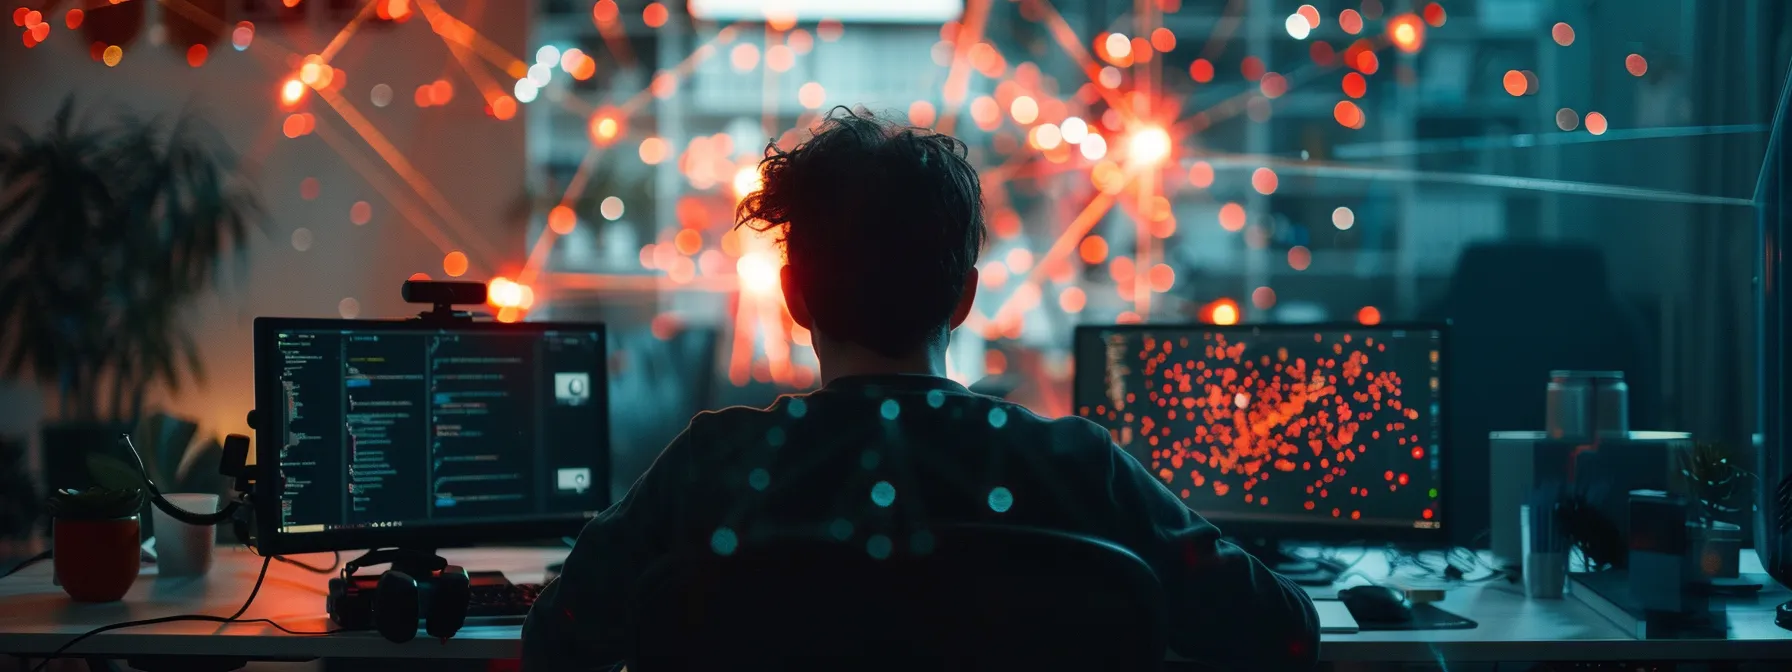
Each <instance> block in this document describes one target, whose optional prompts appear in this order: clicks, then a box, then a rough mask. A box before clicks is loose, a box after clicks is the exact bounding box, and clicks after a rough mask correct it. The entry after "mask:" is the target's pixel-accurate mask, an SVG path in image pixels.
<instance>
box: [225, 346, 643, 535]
mask: <svg viewBox="0 0 1792 672" xmlns="http://www.w3.org/2000/svg"><path fill="white" fill-rule="evenodd" d="M606 359H607V358H606V356H605V344H604V327H603V325H601V324H556V323H542V322H525V323H516V324H502V323H482V322H472V321H466V322H453V323H442V322H434V321H422V320H411V321H369V320H313V319H289V318H266V317H264V318H257V319H256V320H255V403H256V407H257V408H258V409H259V412H258V414H257V415H258V416H259V417H258V420H257V425H258V426H257V427H256V428H255V430H256V451H255V455H256V465H257V471H258V473H259V478H258V479H257V481H256V485H255V488H254V489H255V511H256V525H255V531H256V546H257V549H258V550H259V551H260V552H261V553H262V554H263V555H279V554H288V553H304V552H314V551H331V550H354V549H363V548H407V549H420V550H434V549H438V548H446V547H453V546H466V545H470V544H474V543H487V542H498V541H517V540H524V539H532V538H554V537H560V536H568V535H574V534H577V533H578V530H579V529H580V528H581V527H582V526H583V524H584V522H585V521H587V520H589V519H590V518H591V517H593V516H595V515H596V514H597V512H599V511H601V510H602V509H603V508H604V507H606V506H607V505H609V503H610V491H609V483H610V473H609V471H610V451H609V444H610V440H609V436H610V427H609V399H608V394H607V391H608V382H607V377H606V375H605V374H606Z"/></svg>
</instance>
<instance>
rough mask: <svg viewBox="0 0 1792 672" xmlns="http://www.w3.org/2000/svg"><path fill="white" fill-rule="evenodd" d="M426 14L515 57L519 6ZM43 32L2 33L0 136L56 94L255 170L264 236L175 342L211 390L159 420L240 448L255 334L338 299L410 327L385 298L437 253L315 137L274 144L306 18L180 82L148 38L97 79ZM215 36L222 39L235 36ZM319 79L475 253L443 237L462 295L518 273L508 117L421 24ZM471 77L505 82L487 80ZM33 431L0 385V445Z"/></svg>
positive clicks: (394, 298) (93, 67) (350, 55)
mask: <svg viewBox="0 0 1792 672" xmlns="http://www.w3.org/2000/svg"><path fill="white" fill-rule="evenodd" d="M306 2H308V3H311V2H315V3H316V4H317V5H318V6H316V7H313V9H312V13H313V14H314V15H321V14H322V13H323V9H324V7H323V6H322V5H323V4H324V3H323V2H321V0H306ZM27 4H33V5H35V4H40V3H36V2H28V3H27ZM144 4H145V5H148V7H149V11H150V22H149V25H154V24H155V23H156V17H157V15H158V12H159V11H162V10H161V8H160V7H158V6H156V4H155V3H149V2H145V3H144ZM199 4H205V3H199ZM220 4H223V3H220ZM237 4H238V3H235V2H232V3H228V6H236V5H237ZM440 4H441V5H442V6H443V8H444V9H445V10H447V11H448V12H449V13H450V14H453V15H455V16H458V17H461V18H462V19H464V20H466V21H467V22H468V23H469V24H471V25H473V26H474V27H476V28H477V29H478V30H479V31H480V33H481V34H483V35H485V36H486V37H487V38H489V39H490V40H491V41H492V42H494V43H496V44H498V45H500V46H502V47H503V48H504V49H505V50H507V51H509V52H510V53H512V54H517V55H523V54H525V53H526V51H525V47H526V46H527V33H528V26H529V17H530V16H532V15H533V3H532V2H527V3H525V2H511V1H510V0H503V1H501V2H500V1H497V0H440ZM65 6H67V4H66V3H65ZM9 9H10V8H9ZM8 18H10V17H8ZM52 18H53V21H54V30H53V32H52V34H51V37H50V38H49V40H48V41H47V42H46V43H45V44H43V45H40V46H38V47H37V48H35V49H29V50H27V49H25V48H24V46H23V44H22V43H21V41H20V39H19V32H18V29H17V28H15V27H14V26H13V25H12V24H11V22H10V21H7V22H6V23H5V24H4V28H5V30H4V31H3V32H4V33H5V36H4V39H0V126H10V125H13V124H25V125H27V126H29V127H33V128H41V127H42V126H43V124H45V123H47V121H48V119H49V118H50V116H51V115H52V114H53V112H54V111H55V109H56V107H57V106H58V104H59V103H60V102H61V101H62V100H63V98H64V96H65V95H67V94H70V93H73V94H75V95H78V96H79V97H80V100H81V101H82V102H83V103H84V104H85V107H86V108H87V109H88V110H89V111H90V113H91V114H93V115H94V118H95V119H96V120H103V119H104V118H105V117H106V115H107V114H109V113H115V111H116V110H119V109H129V110H131V111H134V112H139V113H162V112H173V111H177V110H179V109H181V108H182V107H184V106H190V107H193V108H195V109H198V110H201V111H203V112H204V113H205V115H206V116H207V117H208V118H209V119H210V120H211V121H212V122H213V123H214V124H215V125H216V126H218V127H219V129H220V130H221V131H222V132H223V133H224V135H225V136H226V137H227V139H228V141H229V142H230V143H231V144H232V145H233V146H234V147H235V149H236V150H237V152H238V153H240V154H241V155H243V156H244V157H245V158H247V159H249V160H251V161H253V162H254V163H255V164H256V165H255V167H254V168H253V170H254V171H255V172H254V175H255V182H256V183H257V184H258V185H259V186H260V189H261V197H262V199H263V204H264V206H265V207H266V210H267V212H268V219H267V221H266V222H265V224H266V230H267V233H266V234H265V235H259V236H256V237H255V238H254V239H253V240H252V241H251V242H250V243H249V246H248V250H247V253H246V255H245V257H244V262H245V263H243V264H241V265H240V266H239V268H240V269H242V270H243V271H246V274H243V273H238V272H236V271H232V272H230V273H229V274H227V275H229V276H231V281H230V282H229V284H228V285H227V286H223V287H220V288H219V289H218V291H217V292H216V293H215V294H214V295H212V296H208V297H205V298H203V299H202V300H200V301H198V302H197V303H196V304H195V305H194V306H193V308H192V320H191V322H190V324H191V325H192V329H193V332H194V334H195V336H196V337H197V338H198V340H199V341H200V342H201V348H202V351H203V355H204V360H205V363H206V365H207V367H208V369H209V374H210V377H209V381H208V384H207V385H206V386H205V388H204V389H188V390H186V391H185V392H183V393H182V394H180V395H178V396H176V397H173V398H170V399H167V400H166V402H165V407H166V408H167V409H168V410H171V411H173V412H176V413H178V414H181V415H185V416H189V417H192V418H195V419H198V420H200V421H201V422H202V423H203V424H204V426H205V429H204V430H203V431H204V432H205V433H207V434H211V435H218V436H221V435H223V434H225V433H231V432H244V431H245V430H246V429H247V427H246V425H245V421H244V415H245V413H246V412H247V411H249V410H250V409H251V407H252V405H253V404H252V396H253V394H252V389H253V380H252V378H253V372H252V368H253V367H252V361H253V359H252V353H253V347H252V344H251V342H250V341H251V326H252V322H253V320H254V318H255V317H256V316H261V315H273V316H301V317H304V316H309V317H336V316H337V314H338V311H337V305H338V302H340V301H341V300H342V299H343V298H345V297H354V298H355V299H356V300H358V301H359V302H360V306H361V310H360V315H361V316H362V317H381V316H399V315H404V314H411V313H414V312H415V309H414V308H412V307H410V306H407V305H405V304H404V303H403V302H402V301H401V300H400V298H399V285H400V283H402V282H403V281H404V280H405V279H406V278H407V277H408V276H409V275H410V274H411V273H414V272H419V271H422V272H427V273H430V274H432V275H434V276H435V277H437V278H441V277H443V274H442V257H443V254H444V252H443V251H442V250H441V249H438V247H437V246H436V245H435V244H432V243H431V242H430V241H429V240H428V239H427V238H425V237H424V236H423V235H421V234H420V233H418V230H417V229H416V228H414V227H413V225H412V224H411V223H410V222H409V221H407V220H406V219H405V218H404V217H402V216H401V215H400V214H399V212H398V210H397V209H396V208H395V207H394V205H393V203H392V202H390V201H388V200H387V199H386V198H384V197H382V195H381V193H380V192H379V191H377V190H376V189H375V188H374V186H372V183H370V182H369V180H368V179H367V178H366V177H364V176H363V175H361V174H360V173H358V172H356V169H355V168H353V167H352V164H351V163H350V162H349V161H347V160H345V158H344V157H343V156H342V155H339V154H338V153H337V152H336V151H335V150H333V149H332V148H331V147H330V146H328V145H327V144H326V143H325V142H324V140H323V139H322V138H320V137H319V135H318V134H312V135H310V136H306V137H301V138H298V139H288V138H286V137H285V136H284V135H283V134H282V133H281V130H280V125H281V121H282V120H283V119H284V117H285V112H283V111H281V110H280V109H279V106H278V101H277V91H278V87H279V84H280V83H281V82H282V81H283V80H284V79H286V78H287V77H290V76H292V71H291V70H288V69H287V68H288V67H290V66H286V65H282V63H283V59H281V58H276V57H272V56H271V55H272V54H285V53H287V52H288V51H290V52H296V53H297V54H300V55H302V54H307V53H313V52H317V51H320V50H322V49H323V47H324V45H325V44H327V43H328V41H329V39H330V38H331V37H332V36H333V35H334V34H335V32H336V27H335V26H333V25H330V24H329V22H328V21H327V20H326V19H324V18H323V17H321V16H314V17H313V19H312V20H311V21H310V22H309V24H304V25H286V26H281V25H276V24H275V23H274V22H272V21H266V22H261V23H260V24H258V25H257V35H256V40H255V42H254V44H253V45H252V46H251V47H250V49H249V50H248V51H246V52H237V51H236V50H234V49H232V48H231V47H230V44H229V40H228V37H226V38H225V39H223V40H221V41H220V42H219V43H218V44H215V45H212V47H211V58H210V60H209V62H208V63H206V64H205V65H204V66H203V67H201V68H198V69H194V68H191V67H189V66H188V65H187V63H186V60H185V57H184V52H182V51H179V50H176V49H175V48H173V47H169V46H155V45H152V44H151V39H150V32H149V31H148V30H145V31H144V33H143V35H142V36H140V37H139V38H138V40H137V42H136V43H135V44H133V45H129V46H128V47H127V48H126V51H125V56H124V59H123V61H122V62H120V63H119V65H118V66H117V67H113V68H108V67H106V66H105V65H104V64H102V63H98V62H95V61H93V60H91V59H90V58H89V56H88V53H87V52H88V47H87V41H86V40H85V38H84V37H83V36H81V35H80V34H79V32H80V31H70V30H67V29H66V28H64V26H63V20H62V17H61V13H60V12H58V13H57V15H56V16H54V17H52ZM227 18H228V20H229V22H230V23H232V24H234V23H235V21H236V20H237V17H227ZM275 43H279V45H284V46H285V47H287V49H284V50H283V49H281V48H280V46H279V45H276V44H275ZM334 64H335V65H336V67H338V68H342V69H343V70H345V71H346V72H347V75H348V84H347V86H346V87H345V88H344V89H343V91H342V93H343V94H344V96H345V98H347V99H348V100H349V101H351V102H352V103H353V104H354V105H355V106H356V107H357V108H358V109H359V110H360V111H361V112H362V113H363V114H364V115H365V116H366V117H367V118H368V119H369V120H370V121H371V122H373V124H374V125H375V126H377V127H378V128H379V129H380V130H381V132H383V133H384V134H385V135H386V137H387V138H388V139H389V140H390V141H391V142H392V144H393V145H395V146H396V148H397V149H398V150H399V151H400V152H401V153H402V154H403V155H404V156H406V157H408V158H409V160H410V162H411V163H412V164H413V165H415V166H416V168H417V169H418V170H419V171H420V172H421V173H422V174H423V175H424V176H425V177H426V179H428V180H429V181H430V182H432V183H433V184H434V185H435V186H436V188H437V189H438V190H439V191H440V192H441V193H442V194H443V195H444V196H445V200H446V202H447V205H448V206H449V207H450V208H451V209H452V210H453V211H454V212H457V213H458V214H459V216H460V218H461V219H462V220H464V221H466V222H470V223H471V224H472V225H473V226H474V227H476V228H477V229H478V230H477V231H476V232H474V233H473V234H472V236H473V237H476V238H477V239H480V240H483V243H478V242H476V240H474V239H473V238H470V237H469V236H468V235H456V234H453V233H450V234H449V238H450V239H451V240H453V242H454V244H455V245H456V246H458V247H459V248H460V249H464V250H466V251H467V252H468V254H469V256H471V257H473V261H474V264H473V270H472V271H471V272H469V274H468V276H467V277H469V278H480V279H483V278H484V277H486V276H487V274H489V273H491V272H492V270H491V269H493V268H495V267H497V268H501V267H503V266H504V265H509V266H510V267H512V268H514V267H515V266H516V265H518V264H520V262H521V260H522V257H523V254H524V249H523V247H524V243H523V236H522V234H521V229H520V228H519V227H518V226H516V225H515V224H514V223H512V222H509V221H507V220H508V219H510V217H511V215H512V214H513V213H512V210H513V208H514V206H515V204H516V203H517V201H518V199H519V198H520V197H521V194H522V193H523V188H524V179H525V177H524V176H525V164H524V145H523V124H522V118H523V116H524V115H518V117H517V118H516V119H513V120H511V121H507V122H506V121H498V120H496V119H493V118H491V117H489V116H487V115H486V114H485V113H484V105H483V101H481V100H480V98H479V97H478V96H477V95H476V93H475V88H474V86H473V83H472V81H471V80H470V79H468V77H467V75H466V74H465V73H464V72H462V70H461V69H460V66H459V65H458V64H457V63H456V61H455V60H454V59H453V57H452V55H451V54H450V52H449V51H448V50H447V48H446V47H445V46H444V45H443V42H442V40H441V38H439V37H438V36H437V35H436V34H435V33H433V32H432V31H431V30H430V27H429V23H428V22H427V21H424V20H422V19H421V17H418V18H417V19H414V20H412V21H410V22H408V23H405V24H403V25H397V26H384V27H377V28H375V27H369V28H366V29H363V30H361V31H359V33H357V34H356V35H355V36H354V37H353V38H352V39H351V40H350V41H349V42H348V43H347V47H346V48H344V49H343V50H342V51H341V53H340V54H339V55H338V56H337V57H336V59H335V60H334ZM485 67H486V72H487V73H490V74H493V75H494V76H495V78H496V79H498V80H500V81H503V80H504V77H503V75H502V74H501V73H498V72H497V71H496V70H494V69H492V68H490V66H485ZM440 77H447V78H448V79H449V80H450V81H451V82H453V84H454V87H455V96H454V99H453V101H452V102H451V103H450V104H449V105H447V106H445V107H437V108H430V109H419V108H418V107H417V106H416V104H415V103H414V102H413V94H414V92H415V90H416V88H417V87H418V86H419V85H421V84H426V83H428V82H431V81H434V80H435V79H437V78H440ZM378 83H386V84H388V85H390V86H391V87H392V88H393V90H394V92H395V93H394V96H393V102H392V104H391V105H390V106H388V107H386V108H383V109H382V108H376V107H374V105H373V104H372V103H371V102H370V101H369V92H370V91H371V89H372V87H373V86H374V85H375V84H378ZM303 106H304V107H305V108H307V109H308V111H310V112H312V113H313V114H315V116H316V117H317V119H318V124H319V125H320V126H323V125H329V126H331V127H333V128H335V129H337V130H338V131H340V133H341V135H343V136H344V137H347V138H349V139H350V140H351V141H352V142H353V146H354V149H355V153H356V154H358V155H359V156H360V157H362V160H363V161H364V163H365V164H366V165H368V166H371V167H373V168H376V169H377V173H378V175H379V178H380V179H382V180H384V181H387V182H389V183H391V184H392V185H395V186H397V187H398V188H399V189H401V190H402V191H403V193H404V195H405V196H407V197H408V200H410V201H411V206H410V207H412V208H413V209H414V210H415V212H418V213H421V214H422V215H423V216H424V217H426V218H427V220H428V222H429V224H430V225H431V226H435V227H439V228H441V229H442V230H443V231H452V230H453V229H452V228H451V227H450V226H449V225H447V224H446V223H444V221H443V219H442V217H440V216H437V215H436V214H435V213H434V212H432V211H431V210H430V209H429V208H427V207H425V206H424V205H423V203H422V201H421V200H420V199H418V198H417V197H416V195H415V193H414V192H410V191H409V190H408V189H405V188H404V187H403V186H402V185H403V182H402V181H400V180H399V179H398V178H397V177H396V175H395V174H394V173H393V171H392V169H391V168H389V167H387V166H386V165H385V164H384V163H383V162H381V161H380V160H379V159H378V158H377V156H376V155H375V154H374V153H373V152H371V151H369V150H368V146H367V144H366V143H365V142H362V141H360V140H359V139H358V138H355V136H354V135H353V134H352V132H351V131H350V129H349V127H348V126H347V125H345V124H343V123H342V121H341V119H340V118H339V117H338V116H337V115H336V114H335V113H334V112H332V111H331V109H330V107H329V106H328V105H327V104H326V103H324V102H323V101H322V100H320V99H318V98H317V97H316V96H312V97H310V98H309V99H308V100H307V101H306V102H305V103H303ZM307 177H315V178H317V180H318V181H319V183H320V185H321V195H320V196H319V197H318V198H317V199H316V200H310V201H307V200H304V199H302V198H301V197H300V187H299V185H300V182H301V181H302V180H304V179H305V178H307ZM362 200H365V201H367V202H369V203H370V204H371V205H372V207H373V213H374V216H373V220H372V221H371V222H370V223H368V224H367V225H365V226H355V225H353V224H352V223H351V222H350V220H349V210H350V208H351V207H352V205H353V204H354V203H355V202H356V201H362ZM300 227H305V228H308V229H310V230H311V231H312V233H313V236H312V237H313V240H314V242H313V244H312V246H311V247H310V249H309V250H308V251H304V252H301V251H298V250H296V249H294V247H293V244H292V232H293V231H294V230H295V229H298V228H300ZM482 248H483V249H491V250H496V251H497V253H498V254H499V256H500V257H501V258H490V257H485V258H482V257H481V256H480V255H479V254H477V253H475V251H476V250H479V249H482ZM0 263H4V261H3V260H0ZM482 268H483V270H482ZM43 413H44V409H43V403H42V401H41V396H40V395H39V394H38V392H37V391H36V390H34V389H31V386H29V385H20V384H18V383H16V382H13V383H0V432H5V433H11V434H25V433H29V434H32V435H35V434H36V431H35V426H36V423H37V422H39V421H40V419H41V418H42V416H43ZM32 440H33V441H35V440H36V437H35V436H32Z"/></svg>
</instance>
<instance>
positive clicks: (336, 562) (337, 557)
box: [274, 551, 342, 574]
mask: <svg viewBox="0 0 1792 672" xmlns="http://www.w3.org/2000/svg"><path fill="white" fill-rule="evenodd" d="M274 559H275V560H279V561H281V562H284V563H286V564H289V565H292V566H294V567H297V568H299V569H303V570H305V571H307V572H311V573H312V574H335V573H336V568H338V567H341V566H342V551H335V552H332V553H330V566H329V567H318V566H316V565H308V564H305V563H303V562H299V561H298V560H294V559H292V558H288V557H286V556H284V555H276V556H274Z"/></svg>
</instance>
